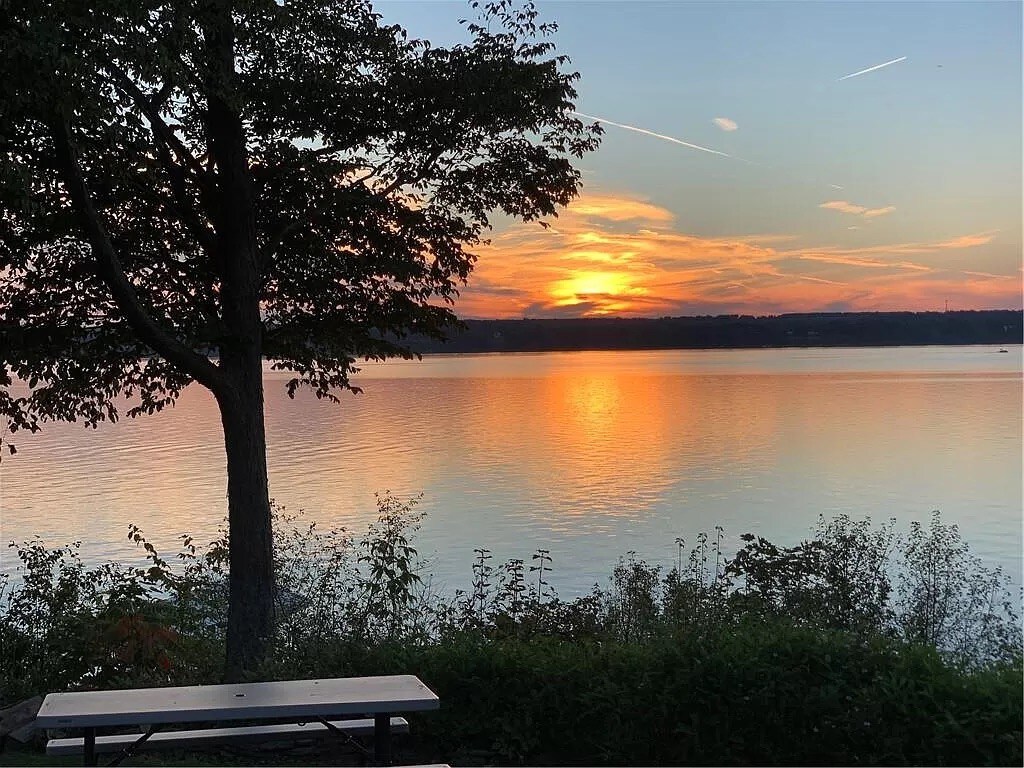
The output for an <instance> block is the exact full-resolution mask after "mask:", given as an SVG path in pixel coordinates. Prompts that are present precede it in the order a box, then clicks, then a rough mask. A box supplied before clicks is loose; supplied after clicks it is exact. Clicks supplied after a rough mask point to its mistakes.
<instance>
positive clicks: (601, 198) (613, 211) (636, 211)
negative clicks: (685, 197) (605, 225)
mask: <svg viewBox="0 0 1024 768" xmlns="http://www.w3.org/2000/svg"><path fill="white" fill-rule="evenodd" d="M568 212H569V213H570V214H577V215H580V216H591V217H596V218H599V219H606V220H608V221H630V220H633V219H639V220H642V221H648V222H669V221H672V219H673V218H675V217H674V216H673V215H672V214H671V213H670V212H669V211H666V210H665V209H664V208H659V207H658V206H656V205H651V204H650V203H647V202H644V201H643V200H636V199H633V198H628V197H612V196H607V195H588V196H587V197H586V198H585V199H584V198H577V199H576V200H574V201H573V202H572V203H571V204H570V205H569V208H568ZM564 215H565V214H563V216H564Z"/></svg>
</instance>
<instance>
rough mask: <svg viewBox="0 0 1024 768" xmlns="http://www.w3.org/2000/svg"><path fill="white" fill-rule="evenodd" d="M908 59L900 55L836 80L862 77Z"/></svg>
mask: <svg viewBox="0 0 1024 768" xmlns="http://www.w3.org/2000/svg"><path fill="white" fill-rule="evenodd" d="M906 60H907V57H906V56H900V57H899V58H898V59H893V60H892V61H886V62H883V63H882V64H875V66H873V67H868V68H867V69H862V70H860V71H859V72H851V73H850V74H848V75H843V76H842V77H840V78H839V79H838V80H837V81H836V82H842V81H843V80H849V79H850V78H851V77H860V76H861V75H866V74H867V73H868V72H874V71H875V70H877V69H882V68H883V67H888V66H891V65H893V64H899V63H900V62H901V61H906Z"/></svg>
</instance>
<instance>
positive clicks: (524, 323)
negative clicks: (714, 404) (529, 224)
mask: <svg viewBox="0 0 1024 768" xmlns="http://www.w3.org/2000/svg"><path fill="white" fill-rule="evenodd" d="M464 322H465V324H466V328H465V329H463V330H461V331H454V332H453V333H452V334H451V338H449V339H448V340H447V341H445V342H440V341H436V340H433V339H426V338H423V337H412V338H411V339H408V340H407V341H408V343H409V345H410V346H411V348H412V349H413V350H414V351H416V352H419V353H422V354H434V353H447V354H454V353H462V352H466V353H472V352H573V351H584V350H591V351H601V350H607V351H611V350H651V351H653V350H659V349H661V350H664V349H764V348H778V349H787V348H814V347H825V348H831V347H897V346H938V345H958V346H959V345H976V344H984V345H1003V346H1006V345H1013V344H1021V343H1022V342H1024V310H967V311H954V312H844V313H807V314H785V315H769V316H762V317H757V316H751V315H717V316H700V317H662V318H582V319H580V318H574V319H517V320H466V321H464Z"/></svg>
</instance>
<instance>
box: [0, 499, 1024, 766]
mask: <svg viewBox="0 0 1024 768" xmlns="http://www.w3.org/2000/svg"><path fill="white" fill-rule="evenodd" d="M378 505H379V517H378V520H377V522H376V523H375V524H374V525H372V526H371V527H370V529H369V530H368V532H367V534H366V535H364V536H362V537H360V538H356V537H354V536H352V535H351V534H349V533H348V532H347V531H344V530H341V529H338V530H326V531H323V530H320V529H319V528H318V527H317V526H316V525H315V524H313V523H307V522H305V521H304V518H303V516H302V515H301V513H300V514H296V515H293V514H290V513H288V512H287V510H285V509H283V508H281V507H275V529H276V531H275V532H276V539H275V547H276V549H275V562H276V566H277V571H278V580H277V585H278V590H277V595H276V596H275V600H276V602H275V604H276V606H277V611H278V628H279V631H278V636H277V638H276V644H275V652H274V655H273V658H272V659H271V660H269V661H268V662H267V664H266V666H265V667H264V668H263V669H262V670H261V672H260V676H261V677H262V678H265V679H274V678H277V679H288V678H309V677H329V676H348V675H359V674H385V673H389V672H395V673H397V672H403V673H406V672H413V673H415V674H418V675H419V676H420V677H421V678H422V679H423V680H424V681H425V682H426V683H427V684H428V685H430V686H431V687H432V688H434V690H435V691H437V693H438V694H439V695H440V697H441V701H442V704H443V707H442V710H441V711H440V713H429V714H427V715H423V716H421V717H416V718H414V719H415V721H416V722H415V733H416V734H417V737H416V741H415V742H414V751H415V755H414V756H413V755H410V757H414V759H418V760H421V761H429V760H437V759H443V760H446V761H449V762H456V763H459V764H474V763H478V764H483V763H490V764H493V763H502V764H503V763H509V764H521V763H531V764H566V765H574V764H624V763H642V764H663V763H667V764H681V763H698V764H700V763H709V764H743V763H765V764H767V763H789V764H806V763H849V764H852V763H868V764H909V763H928V764H981V763H984V764H992V763H996V764H1019V763H1020V762H1021V757H1022V756H1021V715H1022V700H1021V699H1022V697H1021V682H1022V666H1021V632H1020V627H1019V625H1018V624H1017V615H1016V603H1015V601H1014V600H1013V599H1012V598H1011V596H1010V593H1009V591H1008V590H1007V587H1006V579H1005V577H1003V576H1002V574H1000V573H999V572H998V571H989V570H987V569H985V568H984V567H983V566H982V565H981V563H980V562H979V561H978V560H977V559H976V558H972V557H971V556H970V553H969V550H968V548H967V546H966V544H964V543H963V542H962V541H961V540H960V538H959V532H958V531H957V529H956V528H955V526H954V527H950V526H943V525H942V523H941V520H940V519H939V517H938V516H937V515H936V516H935V517H934V518H933V520H932V522H931V526H930V528H928V529H925V528H924V527H922V526H914V527H912V529H911V531H910V534H909V536H908V537H907V539H906V540H900V539H899V538H898V537H896V535H895V534H894V531H893V526H892V524H891V523H890V524H888V525H886V526H883V527H882V528H881V529H879V530H877V531H876V530H874V529H872V528H871V526H870V523H869V522H868V521H863V522H853V521H850V520H849V519H848V518H845V517H839V518H836V519H834V520H831V521H825V520H822V521H821V522H820V523H819V526H818V528H817V530H816V531H815V535H814V537H813V538H812V539H811V540H810V541H806V542H802V543H801V544H799V545H798V546H796V547H789V548H784V547H779V546H777V545H775V544H772V543H771V542H769V541H767V540H765V539H763V538H758V537H755V536H751V535H748V536H745V537H744V541H745V545H744V547H743V548H742V549H741V550H740V551H739V552H738V553H736V555H735V556H734V557H732V558H729V559H727V558H725V557H724V556H723V553H722V551H721V541H722V531H721V529H716V532H717V536H716V537H715V540H714V541H711V542H709V540H708V537H707V536H705V535H703V534H702V535H700V536H698V538H697V542H696V545H695V546H694V547H693V548H692V549H690V550H689V552H688V556H687V557H685V558H684V554H687V552H686V550H685V543H684V542H683V541H682V540H681V539H677V545H678V548H679V555H678V558H677V562H676V563H675V567H673V568H672V569H671V570H670V571H669V572H668V573H667V574H664V575H662V571H661V569H660V568H659V567H656V566H652V565H649V564H647V563H644V562H643V561H642V560H639V559H637V558H636V557H635V555H633V554H632V553H631V554H629V555H628V556H627V557H626V558H624V559H623V560H621V561H620V562H619V563H618V564H617V565H616V566H615V568H614V569H613V571H612V575H611V579H610V582H609V586H608V587H607V588H606V589H602V588H600V587H598V586H595V588H594V590H593V592H592V593H590V594H588V595H585V596H583V597H579V598H576V599H574V600H571V601H570V600H562V599H560V598H559V597H558V596H557V594H556V593H555V592H554V590H553V589H552V587H551V585H550V584H549V578H550V573H551V558H550V554H549V553H548V552H546V551H544V550H540V551H538V552H537V553H535V554H534V556H533V557H532V558H531V560H530V561H529V562H530V565H529V566H527V565H526V561H524V560H519V559H514V560H510V561H508V562H506V563H504V564H501V565H499V566H496V567H495V566H492V565H491V564H490V560H491V557H490V553H489V552H488V551H487V550H484V549H480V550H477V558H476V560H475V562H474V563H473V565H472V577H473V584H472V588H471V590H470V591H469V592H459V593H456V594H455V595H453V596H444V595H435V594H432V593H431V591H430V589H429V588H428V586H427V582H425V581H424V579H423V578H422V577H421V576H420V572H421V571H422V569H423V564H422V563H421V562H420V561H419V559H418V555H417V552H416V549H415V547H414V546H413V544H412V542H413V540H414V534H415V531H416V529H417V527H418V525H419V523H420V520H421V515H420V514H419V513H417V512H416V510H415V500H414V501H412V502H400V501H398V500H396V499H394V498H393V497H391V496H389V495H384V496H382V497H380V498H379V499H378ZM129 537H130V539H131V540H133V541H135V542H136V543H137V544H138V546H140V547H141V548H142V549H143V550H144V552H145V555H146V558H147V560H148V563H147V566H146V567H144V568H127V567H123V566H118V565H114V564H106V565H102V566H98V567H95V568H87V567H85V566H84V565H83V563H82V562H81V560H80V557H79V554H78V548H77V546H72V547H66V548H61V549H56V550H48V549H46V548H45V546H44V545H43V544H42V543H41V542H38V541H33V542H29V543H27V544H25V545H22V546H21V547H19V548H16V549H17V553H18V558H19V563H20V566H19V569H18V573H17V574H16V579H10V580H8V579H7V578H6V577H5V581H4V583H3V589H0V598H2V605H3V609H2V610H0V659H2V660H3V665H2V667H0V690H2V691H3V696H4V697H5V698H6V699H8V700H16V699H19V698H23V697H27V696H29V695H32V694H34V693H47V692H51V691H57V690H66V689H73V688H83V687H116V686H144V685H145V686H150V685H168V684H192V683H202V682H216V681H217V680H218V679H219V674H220V669H221V666H222V662H223V646H224V616H225V614H226V571H225V569H226V564H227V557H226V555H227V550H228V547H229V545H230V542H229V541H228V539H227V537H226V535H221V536H220V537H219V538H218V539H217V540H216V541H214V542H213V543H211V545H210V546H209V547H207V548H206V549H205V550H201V551H200V550H199V549H198V548H197V547H196V546H195V544H194V542H193V541H192V540H191V539H190V538H188V537H185V538H184V539H183V541H182V547H181V551H180V552H179V553H178V555H177V557H176V558H174V560H173V562H168V561H166V560H164V559H163V558H162V557H161V556H160V555H159V554H158V553H157V552H156V550H155V549H154V548H153V546H152V545H151V544H149V543H148V542H147V541H146V539H145V537H144V535H143V534H142V532H141V531H139V530H138V529H137V528H135V527H131V528H130V529H129ZM712 557H713V560H714V563H713V566H712V565H711V563H710V562H709V561H710V560H711V559H712Z"/></svg>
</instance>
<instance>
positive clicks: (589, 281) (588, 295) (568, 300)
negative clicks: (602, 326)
mask: <svg viewBox="0 0 1024 768" xmlns="http://www.w3.org/2000/svg"><path fill="white" fill-rule="evenodd" d="M644 293H646V291H645V290H644V289H643V288H639V287H636V286H634V285H633V284H632V278H631V276H629V275H626V274H623V273H621V272H603V271H602V272H594V271H584V272H576V273H574V274H572V275H571V276H569V277H567V278H566V279H564V280H559V281H557V282H555V283H553V284H552V285H551V288H550V294H551V298H552V299H554V304H555V306H559V307H571V306H576V305H586V306H585V307H581V309H582V310H583V311H582V313H581V314H584V315H603V314H607V313H609V312H623V311H628V310H629V309H630V308H631V306H630V301H629V298H630V297H635V296H640V295H643V294H644Z"/></svg>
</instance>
